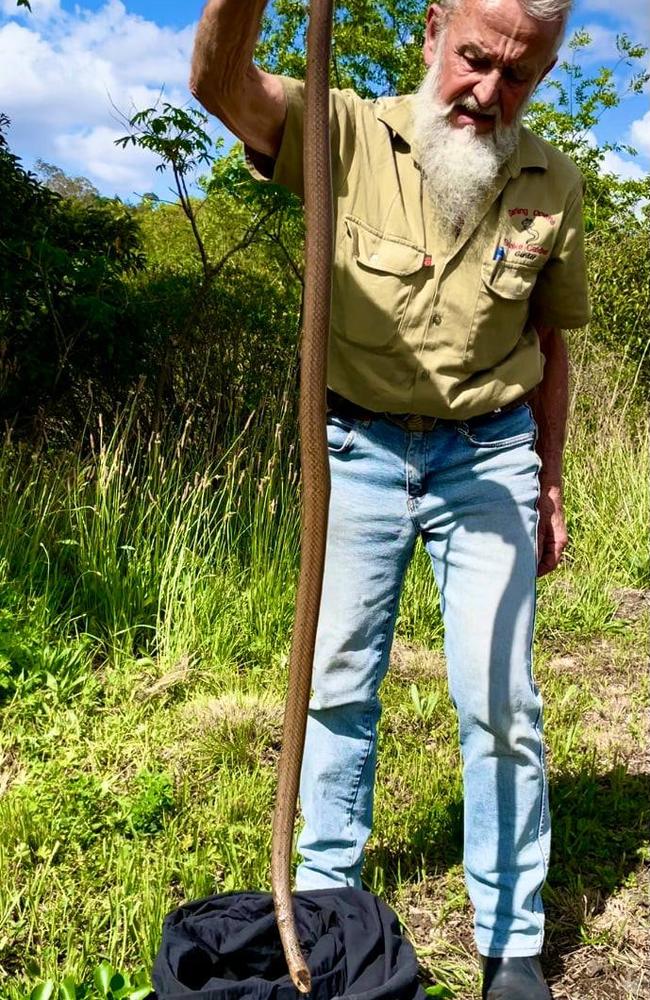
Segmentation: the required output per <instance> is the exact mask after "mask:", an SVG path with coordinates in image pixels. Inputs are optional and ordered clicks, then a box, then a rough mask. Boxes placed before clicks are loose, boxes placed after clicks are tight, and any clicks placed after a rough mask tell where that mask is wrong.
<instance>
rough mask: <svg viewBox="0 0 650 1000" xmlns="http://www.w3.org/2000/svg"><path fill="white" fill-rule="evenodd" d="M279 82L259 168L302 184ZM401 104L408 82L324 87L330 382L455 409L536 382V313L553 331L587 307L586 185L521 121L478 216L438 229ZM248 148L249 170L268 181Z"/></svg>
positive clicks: (388, 403)
mask: <svg viewBox="0 0 650 1000" xmlns="http://www.w3.org/2000/svg"><path fill="white" fill-rule="evenodd" d="M282 83H283V86H284V88H285V92H286V96H287V102H288V111H287V120H286V124H285V128H284V134H283V138H282V144H281V147H280V151H279V153H278V157H277V160H276V161H275V164H274V165H273V169H272V176H271V177H270V179H271V180H273V181H274V182H275V183H278V184H283V185H285V186H286V187H288V188H289V189H290V190H291V191H293V192H294V193H295V194H297V195H298V196H300V197H302V194H303V167H302V142H303V109H304V85H303V84H302V83H301V82H299V81H297V80H292V79H288V78H286V77H285V78H282ZM411 107H412V97H411V95H407V96H404V97H393V98H382V99H380V100H377V101H367V100H363V99H362V98H360V97H359V96H358V95H357V94H355V93H354V92H353V91H351V90H343V91H341V90H332V91H331V96H330V126H331V142H332V183H333V190H334V213H335V253H334V276H333V298H332V328H331V333H330V345H329V362H328V384H329V385H330V386H331V387H332V388H333V389H334V390H335V391H336V392H338V393H339V394H340V395H342V396H345V397H346V398H347V399H350V400H352V401H353V402H355V403H358V404H359V405H361V406H364V407H367V408H369V409H371V410H376V411H379V412H381V411H389V412H393V413H420V414H427V415H430V416H436V417H447V418H456V419H465V418H467V417H470V416H475V415H478V414H480V413H485V412H487V411H489V410H492V409H495V408H496V407H498V406H503V405H505V404H506V403H509V402H512V401H513V400H515V399H517V398H518V397H519V396H521V395H522V394H523V393H525V392H527V391H529V390H530V389H532V388H533V387H534V386H535V385H536V384H537V383H538V382H539V381H540V380H541V378H542V373H543V365H544V358H543V355H542V354H541V351H540V346H539V340H538V337H537V334H536V332H535V328H534V326H533V324H532V322H531V315H532V316H534V318H535V321H536V322H537V323H538V324H542V325H544V326H555V327H564V328H574V327H579V326H583V325H584V324H585V323H587V322H588V320H589V304H588V298H587V282H586V273H585V261H584V248H583V225H582V182H581V177H580V174H579V172H578V170H577V168H576V167H575V166H574V164H573V163H572V162H571V161H570V160H569V159H568V158H567V157H566V156H565V155H564V154H563V153H561V152H559V151H558V150H557V149H555V148H554V147H553V146H551V145H549V143H547V142H544V141H543V140H542V139H539V138H538V137H537V136H535V135H533V134H532V133H531V132H529V131H528V130H527V129H524V128H522V130H521V137H520V142H519V145H518V147H517V149H516V150H515V152H514V153H513V155H512V156H511V157H510V158H509V159H508V160H507V162H506V163H505V164H504V165H503V167H502V168H501V171H500V173H499V175H498V178H497V182H496V184H495V186H494V188H493V190H492V192H491V194H490V196H489V197H488V198H486V199H485V203H484V205H483V206H482V209H481V213H482V214H481V217H480V219H479V221H478V222H477V223H476V222H475V223H474V224H473V225H471V226H469V227H465V229H463V230H462V231H461V232H460V234H459V236H458V238H457V239H456V240H455V241H448V240H446V239H445V238H443V236H442V235H441V233H440V232H439V230H438V227H437V225H436V220H435V217H434V211H433V206H432V204H431V202H430V199H429V197H428V195H427V193H426V190H425V188H424V185H423V182H422V175H421V172H420V169H419V165H418V163H417V161H416V159H415V155H414V152H413V151H412V149H411V139H412V119H411ZM247 154H248V160H249V166H250V168H251V170H252V172H253V174H254V176H256V177H258V178H259V179H260V180H264V179H269V178H267V177H265V176H263V174H262V173H261V172H260V170H263V169H264V165H263V163H262V161H260V159H259V158H258V157H256V154H254V153H252V152H251V151H250V150H248V151H247ZM253 161H255V162H257V164H258V166H259V168H260V169H256V167H255V166H254V162H253ZM267 162H268V163H269V164H270V162H271V161H267ZM497 251H498V253H497ZM495 254H496V255H497V256H496V259H495ZM500 258H503V259H500Z"/></svg>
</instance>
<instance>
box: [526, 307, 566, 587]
mask: <svg viewBox="0 0 650 1000" xmlns="http://www.w3.org/2000/svg"><path fill="white" fill-rule="evenodd" d="M537 332H538V335H539V341H540V346H541V349H542V352H543V354H544V357H545V359H546V363H545V365H544V377H543V379H542V382H541V384H540V387H539V391H538V393H537V396H536V398H535V401H534V403H533V412H534V414H535V420H536V421H537V430H538V437H537V452H538V454H539V457H540V458H541V460H542V469H541V474H540V480H539V500H538V502H537V510H538V513H539V523H538V527H537V575H538V576H545V574H546V573H550V572H551V571H552V570H554V569H556V567H557V566H558V564H559V562H560V560H561V558H562V553H563V552H564V550H565V548H566V546H567V542H568V537H567V530H566V522H565V520H564V509H563V507H562V457H563V452H564V434H565V426H566V415H567V404H568V374H569V363H568V357H567V350H566V346H565V343H564V339H563V337H562V334H561V333H560V331H559V330H556V329H555V328H554V327H546V326H543V325H542V324H538V325H537Z"/></svg>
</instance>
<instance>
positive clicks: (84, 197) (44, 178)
mask: <svg viewBox="0 0 650 1000" xmlns="http://www.w3.org/2000/svg"><path fill="white" fill-rule="evenodd" d="M34 167H35V169H36V174H37V175H38V177H39V178H40V180H41V183H42V184H43V185H44V186H45V187H46V188H48V189H49V190H50V191H54V192H55V193H56V194H60V195H61V197H62V198H76V200H77V201H85V202H89V201H92V200H93V199H94V198H99V196H100V195H99V191H98V190H97V188H96V187H95V185H94V184H93V183H92V182H91V181H89V180H88V178H87V177H70V176H68V174H66V173H64V171H63V170H61V168H60V167H57V166H55V165H54V164H53V163H47V162H46V161H45V160H40V159H39V160H37V161H36V163H35V164H34Z"/></svg>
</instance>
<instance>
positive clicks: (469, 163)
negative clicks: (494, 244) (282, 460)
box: [413, 37, 524, 237]
mask: <svg viewBox="0 0 650 1000" xmlns="http://www.w3.org/2000/svg"><path fill="white" fill-rule="evenodd" d="M442 42H443V38H442V37H441V38H439V40H438V46H437V49H436V54H435V58H434V61H433V63H432V64H431V66H430V67H429V69H428V70H427V74H426V76H425V78H424V80H423V81H422V85H421V86H420V89H419V90H418V92H417V94H416V95H415V100H414V106H413V124H414V144H413V145H414V151H415V152H416V154H417V156H418V159H419V163H420V167H421V168H422V172H423V177H424V183H425V187H426V189H427V191H428V194H429V197H430V198H431V201H432V202H433V205H434V208H435V210H436V215H437V217H438V222H439V224H440V227H441V229H442V231H443V233H445V234H446V235H447V236H450V237H453V236H455V235H456V233H457V232H458V231H459V230H460V229H461V228H462V226H463V224H464V223H465V222H467V221H471V220H472V219H473V218H474V217H475V216H476V215H477V212H478V209H479V206H480V203H481V202H482V200H483V198H484V197H485V195H486V194H487V192H488V190H489V189H490V187H491V186H492V184H493V183H494V181H495V179H496V176H497V174H498V172H499V170H500V168H501V165H502V164H503V163H504V161H505V160H507V158H508V157H509V156H510V154H511V153H512V152H513V151H514V149H515V148H516V146H517V142H518V140H519V127H520V122H521V117H522V115H523V112H524V107H522V108H521V109H520V111H519V114H518V116H517V118H516V119H515V121H513V122H512V124H511V125H507V126H504V125H502V124H501V117H500V113H499V110H498V108H495V109H494V115H495V123H494V130H493V131H492V132H490V133H487V134H486V135H478V134H477V132H476V130H475V129H474V127H473V126H472V125H467V126H465V127H463V128H456V127H454V126H453V125H452V124H451V123H450V121H449V113H450V112H451V110H452V108H453V107H454V104H461V105H463V106H464V107H466V108H468V109H469V110H470V111H479V110H481V111H485V110H486V109H485V108H479V105H478V103H477V101H476V99H475V98H474V97H473V96H472V95H471V94H470V95H467V96H465V97H463V98H460V99H459V100H457V101H455V102H454V104H443V103H442V101H441V100H440V98H439V96H438V93H439V78H440V63H441V55H442V49H443V45H442ZM489 111H490V113H492V109H489Z"/></svg>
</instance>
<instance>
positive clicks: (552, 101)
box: [527, 31, 650, 230]
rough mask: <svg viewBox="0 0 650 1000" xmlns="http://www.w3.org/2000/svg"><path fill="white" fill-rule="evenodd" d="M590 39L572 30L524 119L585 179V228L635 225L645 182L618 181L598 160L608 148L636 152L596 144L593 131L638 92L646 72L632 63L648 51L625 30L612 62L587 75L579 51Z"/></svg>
mask: <svg viewBox="0 0 650 1000" xmlns="http://www.w3.org/2000/svg"><path fill="white" fill-rule="evenodd" d="M590 43H591V37H590V35H589V33H588V32H586V31H577V32H575V34H574V35H573V36H572V38H571V39H570V40H569V43H568V47H569V51H570V53H571V55H570V58H569V59H565V60H564V61H563V62H562V63H560V65H559V67H558V68H557V70H556V72H555V73H554V75H553V76H552V77H551V78H550V79H549V81H548V83H546V84H545V85H544V87H543V89H542V91H541V95H540V98H539V99H538V100H536V101H535V102H533V103H532V104H531V106H530V108H529V110H528V114H527V124H528V125H529V127H530V128H532V129H533V131H535V132H537V133H539V134H540V135H542V136H544V138H546V139H548V140H549V141H550V142H552V143H553V144H554V145H555V146H557V147H558V148H559V149H562V150H563V151H564V152H565V153H568V155H569V156H571V158H572V159H573V160H574V161H575V163H577V165H578V166H579V167H580V170H581V171H582V174H583V177H584V179H585V222H586V227H587V230H592V229H596V228H598V229H600V228H602V227H603V226H610V225H619V226H623V227H629V226H632V227H636V225H637V223H638V210H639V205H640V203H642V201H643V199H647V198H650V181H649V180H648V179H647V178H646V179H645V180H642V181H637V180H621V178H619V177H617V176H616V175H614V174H612V173H609V172H605V171H604V169H603V164H604V159H605V155H606V153H607V152H609V151H612V152H626V153H628V154H629V155H631V156H635V155H636V150H635V149H634V148H633V147H632V146H630V145H628V144H626V143H622V142H605V143H598V142H597V141H596V138H595V136H594V132H593V130H594V128H595V127H596V126H597V125H598V123H599V122H600V121H601V119H602V118H603V116H604V115H605V114H606V113H608V112H611V111H612V110H613V109H614V108H617V107H618V106H619V105H620V103H621V101H622V100H623V98H624V97H626V96H627V95H630V94H640V93H642V91H643V88H644V87H645V85H646V83H647V82H648V80H650V74H649V73H647V72H646V71H645V70H643V69H638V68H637V67H638V65H639V63H640V61H641V60H643V59H644V57H645V55H646V53H647V51H648V50H647V48H644V47H643V46H641V45H633V44H632V42H631V41H630V39H629V38H628V37H627V35H619V36H618V38H617V40H616V46H617V50H618V60H617V62H616V63H615V64H614V65H613V66H603V67H601V68H600V69H599V70H598V71H597V72H596V73H595V74H593V75H586V74H585V71H584V69H583V67H582V66H581V64H580V54H581V53H582V52H584V50H585V49H586V48H587V47H588V46H589V45H590ZM621 70H626V71H627V74H628V75H627V79H626V81H625V82H624V83H623V85H622V86H621V85H619V84H617V74H619V72H620V71H621ZM546 95H548V97H547V99H544V97H545V96H546Z"/></svg>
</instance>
